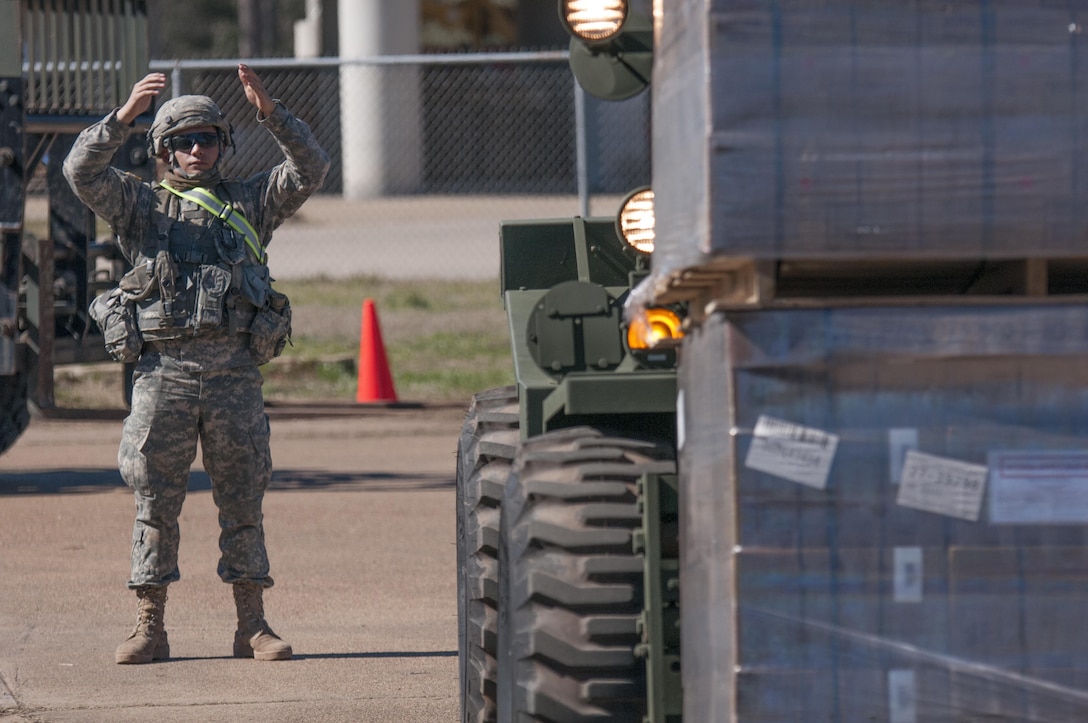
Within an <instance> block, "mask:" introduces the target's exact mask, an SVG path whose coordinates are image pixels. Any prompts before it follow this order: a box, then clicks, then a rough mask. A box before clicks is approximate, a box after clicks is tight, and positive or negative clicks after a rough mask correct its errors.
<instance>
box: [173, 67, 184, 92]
mask: <svg viewBox="0 0 1088 723" xmlns="http://www.w3.org/2000/svg"><path fill="white" fill-rule="evenodd" d="M170 93H171V96H170V97H171V98H177V97H178V96H179V95H185V89H184V88H182V87H181V65H180V64H179V63H174V69H173V70H171V71H170Z"/></svg>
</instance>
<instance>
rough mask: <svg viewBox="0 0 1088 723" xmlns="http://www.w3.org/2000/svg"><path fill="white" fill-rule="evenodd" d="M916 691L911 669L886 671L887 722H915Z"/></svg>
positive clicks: (916, 710)
mask: <svg viewBox="0 0 1088 723" xmlns="http://www.w3.org/2000/svg"><path fill="white" fill-rule="evenodd" d="M917 700H918V691H917V690H916V688H915V683H914V671H913V670H902V669H898V670H889V671H888V723H915V721H916V720H917V719H918V703H917Z"/></svg>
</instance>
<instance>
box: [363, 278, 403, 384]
mask: <svg viewBox="0 0 1088 723" xmlns="http://www.w3.org/2000/svg"><path fill="white" fill-rule="evenodd" d="M355 401H356V402H395V401H397V392H396V390H395V389H394V388H393V375H392V374H390V373H389V360H388V359H386V358H385V345H384V344H383V343H382V330H381V327H380V326H378V314H377V312H376V311H375V310H374V302H373V301H372V300H371V299H367V300H365V301H364V302H363V324H362V329H361V331H360V335H359V389H358V391H357V392H356V394H355Z"/></svg>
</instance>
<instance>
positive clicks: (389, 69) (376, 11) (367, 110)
mask: <svg viewBox="0 0 1088 723" xmlns="http://www.w3.org/2000/svg"><path fill="white" fill-rule="evenodd" d="M337 12H338V14H339V27H340V32H339V44H340V58H341V60H344V61H348V62H347V63H344V64H343V65H342V66H341V68H340V124H341V147H342V149H343V174H344V197H345V198H372V197H375V196H383V195H388V194H393V193H410V192H413V191H416V190H417V189H418V188H419V184H420V177H421V174H422V167H423V163H422V127H421V126H422V111H421V100H420V78H419V68H418V67H417V66H383V65H352V64H350V61H351V60H352V59H358V58H368V57H373V56H379V55H401V54H411V53H418V52H419V26H420V10H419V0H339V4H338V6H337Z"/></svg>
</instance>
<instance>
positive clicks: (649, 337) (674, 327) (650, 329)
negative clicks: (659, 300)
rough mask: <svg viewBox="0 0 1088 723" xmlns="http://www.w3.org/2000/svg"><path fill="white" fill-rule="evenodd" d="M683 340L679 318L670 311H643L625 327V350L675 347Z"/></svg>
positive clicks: (659, 309) (660, 309) (656, 308)
mask: <svg viewBox="0 0 1088 723" xmlns="http://www.w3.org/2000/svg"><path fill="white" fill-rule="evenodd" d="M683 338H684V330H683V328H682V322H681V321H680V317H679V315H677V313H676V312H675V311H672V310H671V309H665V308H660V307H654V308H649V309H644V310H643V311H642V313H640V314H638V315H636V316H635V317H634V318H633V319H632V320H631V323H630V324H629V325H628V327H627V348H628V349H631V350H632V351H637V350H640V349H653V348H655V347H660V346H675V345H676V343H677V342H679V341H680V340H681V339H683Z"/></svg>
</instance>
